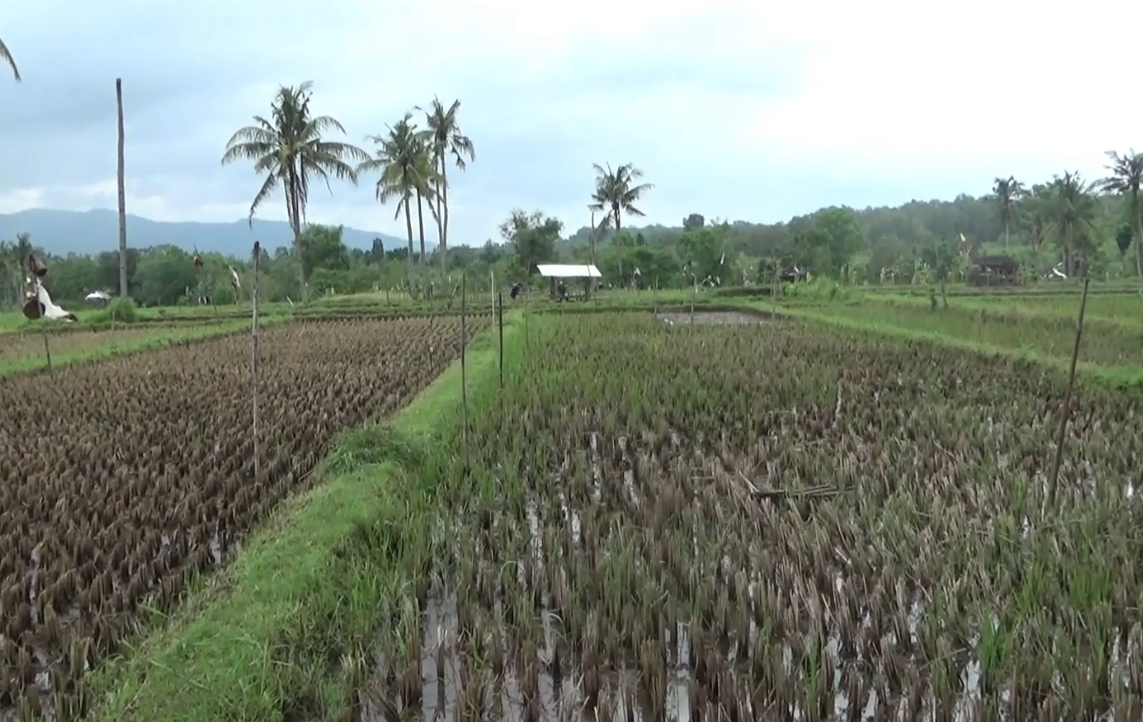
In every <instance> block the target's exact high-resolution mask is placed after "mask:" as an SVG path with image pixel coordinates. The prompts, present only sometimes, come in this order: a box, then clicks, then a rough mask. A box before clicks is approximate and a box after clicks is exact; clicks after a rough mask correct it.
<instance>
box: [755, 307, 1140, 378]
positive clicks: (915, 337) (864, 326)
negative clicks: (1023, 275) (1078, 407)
mask: <svg viewBox="0 0 1143 722" xmlns="http://www.w3.org/2000/svg"><path fill="white" fill-rule="evenodd" d="M778 313H779V315H783V316H786V317H788V318H800V319H805V320H808V321H814V322H817V323H825V324H832V325H834V326H839V327H842V328H848V329H851V330H854V331H864V332H866V333H874V334H879V335H882V336H889V337H893V338H900V339H905V340H912V341H924V342H929V343H934V344H939V345H943V346H950V347H953V348H959V349H962V350H965V351H971V352H973V353H977V354H981V355H984V356H1004V357H1007V358H1014V359H1019V360H1022V361H1027V362H1029V363H1034V364H1039V365H1041V366H1046V367H1049V368H1051V369H1053V370H1055V371H1059V372H1061V373H1065V374H1066V373H1067V370H1068V363H1069V359H1065V358H1053V357H1051V356H1041V355H1039V354H1035V353H1032V352H1029V351H1025V350H1024V349H1017V348H1006V347H1003V346H991V345H988V344H980V343H976V342H974V341H966V340H964V339H960V338H957V337H956V336H950V335H948V334H944V333H940V332H939V331H921V330H918V329H913V328H909V327H906V326H898V325H895V324H891V323H886V322H884V321H877V322H875V323H871V322H868V321H858V320H854V319H850V318H843V317H839V316H832V315H830V314H829V313H826V312H822V311H818V310H808V309H804V308H789V307H786V308H783V307H782V305H781V304H779V305H778ZM1081 354H1082V351H1081ZM1076 369H1077V370H1078V371H1079V372H1081V373H1082V374H1084V375H1085V376H1087V377H1088V378H1090V379H1094V380H1097V381H1100V382H1102V383H1105V384H1109V385H1111V386H1115V387H1124V386H1128V387H1141V386H1143V366H1139V367H1131V366H1104V365H1102V364H1096V363H1092V362H1090V361H1080V362H1079V363H1078V364H1077V365H1076Z"/></svg>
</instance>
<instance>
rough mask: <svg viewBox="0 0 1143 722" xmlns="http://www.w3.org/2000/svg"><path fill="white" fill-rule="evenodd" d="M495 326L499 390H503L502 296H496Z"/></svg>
mask: <svg viewBox="0 0 1143 722" xmlns="http://www.w3.org/2000/svg"><path fill="white" fill-rule="evenodd" d="M496 326H497V333H498V334H499V336H500V388H501V389H503V388H504V294H503V293H498V294H496Z"/></svg>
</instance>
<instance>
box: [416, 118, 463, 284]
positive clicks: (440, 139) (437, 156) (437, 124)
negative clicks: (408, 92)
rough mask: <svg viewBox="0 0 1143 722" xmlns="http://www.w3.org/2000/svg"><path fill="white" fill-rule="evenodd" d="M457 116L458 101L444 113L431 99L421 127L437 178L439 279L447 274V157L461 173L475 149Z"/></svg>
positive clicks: (435, 183) (435, 184)
mask: <svg viewBox="0 0 1143 722" xmlns="http://www.w3.org/2000/svg"><path fill="white" fill-rule="evenodd" d="M417 110H421V108H417ZM459 113H460V101H459V100H454V101H452V105H450V106H449V107H448V109H447V110H446V109H445V107H444V105H443V104H442V103H441V101H440V100H439V99H438V98H433V102H432V105H430V106H429V110H428V112H426V113H425V124H426V125H428V130H426V131H425V133H426V135H427V136H428V142H429V149H430V151H431V152H432V159H433V165H434V166H435V168H436V171H437V174H438V177H437V180H436V181H435V182H434V187H435V189H436V193H435V195H436V217H437V233H438V236H439V240H440V250H441V274H442V275H444V274H447V273H448V156H450V155H451V156H452V158H453V162H454V163H455V164H456V167H457V169H458V170H461V171H463V170H464V169H465V168H466V163H465V158H468V160H469V161H475V160H476V149H475V147H473V145H472V140H471V139H469V137H468V136H466V135H465V134H464V133H462V132H461V130H460V120H459V117H458V116H459Z"/></svg>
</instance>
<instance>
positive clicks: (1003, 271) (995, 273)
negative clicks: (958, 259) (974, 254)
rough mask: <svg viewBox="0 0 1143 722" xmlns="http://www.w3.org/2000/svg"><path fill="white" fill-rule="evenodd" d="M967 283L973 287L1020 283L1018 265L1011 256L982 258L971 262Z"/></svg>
mask: <svg viewBox="0 0 1143 722" xmlns="http://www.w3.org/2000/svg"><path fill="white" fill-rule="evenodd" d="M968 282H969V284H970V285H973V286H1007V285H1016V284H1018V283H1020V264H1019V263H1018V262H1017V261H1016V259H1015V258H1012V257H1011V256H982V257H981V258H975V259H973V261H972V269H971V270H970V271H969V273H968Z"/></svg>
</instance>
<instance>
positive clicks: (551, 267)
mask: <svg viewBox="0 0 1143 722" xmlns="http://www.w3.org/2000/svg"><path fill="white" fill-rule="evenodd" d="M536 268H537V269H539V271H540V275H541V276H543V277H544V278H546V279H548V280H549V281H550V282H551V295H552V298H555V297H556V284H557V283H559V284H561V286H562V284H563V283H564V282H565V281H566V279H577V278H578V279H582V280H583V288H584V297H585V298H586V297H587V296H588V295H589V293H590V292H589V290H588V289H589V288H590V284H591V280H592V279H593V278H602V277H603V274H602V273H600V272H599V269H598V268H596V267H595V266H594V265H593V264H587V265H583V266H578V265H568V264H563V263H541V264H539V265H537V266H536Z"/></svg>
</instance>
